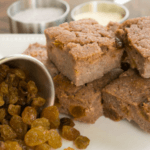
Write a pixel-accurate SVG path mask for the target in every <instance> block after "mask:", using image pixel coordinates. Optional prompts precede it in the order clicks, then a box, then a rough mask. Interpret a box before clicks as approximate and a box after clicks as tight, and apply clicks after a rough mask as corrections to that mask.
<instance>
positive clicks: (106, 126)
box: [0, 34, 150, 150]
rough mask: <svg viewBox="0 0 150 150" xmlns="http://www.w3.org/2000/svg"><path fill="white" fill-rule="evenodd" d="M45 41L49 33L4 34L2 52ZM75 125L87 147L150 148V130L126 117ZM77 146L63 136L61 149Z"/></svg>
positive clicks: (115, 149)
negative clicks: (142, 127) (127, 119)
mask: <svg viewBox="0 0 150 150" xmlns="http://www.w3.org/2000/svg"><path fill="white" fill-rule="evenodd" d="M35 42H38V43H40V44H45V43H46V41H45V36H44V35H37V34H34V35H33V34H20V35H19V34H17V35H15V34H11V35H9V34H0V56H1V57H3V56H6V55H11V54H17V53H22V52H23V51H24V50H25V49H26V48H27V47H28V46H29V44H32V43H35ZM75 124H76V125H75V128H76V129H78V130H79V131H80V133H81V135H84V136H87V137H88V138H89V139H90V140H91V142H90V145H89V146H88V148H87V150H150V134H148V133H145V132H144V131H142V130H141V129H140V128H139V127H138V126H136V125H135V124H133V123H129V122H127V121H126V120H122V121H120V122H113V121H111V120H110V119H107V118H105V117H100V118H99V119H98V120H97V121H96V123H95V124H84V123H80V122H75ZM69 146H70V147H72V148H74V149H76V148H75V146H74V145H73V142H69V141H67V140H63V146H62V147H61V148H60V149H58V150H63V149H64V148H67V147H69Z"/></svg>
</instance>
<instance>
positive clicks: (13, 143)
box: [5, 141, 22, 150]
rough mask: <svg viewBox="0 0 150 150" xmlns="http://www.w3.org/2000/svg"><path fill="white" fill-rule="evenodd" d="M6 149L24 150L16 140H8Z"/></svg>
mask: <svg viewBox="0 0 150 150" xmlns="http://www.w3.org/2000/svg"><path fill="white" fill-rule="evenodd" d="M5 147H6V150H22V148H21V146H20V145H19V144H18V142H16V141H6V142H5Z"/></svg>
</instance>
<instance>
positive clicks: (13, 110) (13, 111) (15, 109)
mask: <svg viewBox="0 0 150 150" xmlns="http://www.w3.org/2000/svg"><path fill="white" fill-rule="evenodd" d="M20 112H21V106H20V105H13V104H10V105H9V106H8V113H9V114H10V115H12V116H13V115H20Z"/></svg>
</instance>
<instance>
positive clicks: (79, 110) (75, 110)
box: [69, 106, 85, 118]
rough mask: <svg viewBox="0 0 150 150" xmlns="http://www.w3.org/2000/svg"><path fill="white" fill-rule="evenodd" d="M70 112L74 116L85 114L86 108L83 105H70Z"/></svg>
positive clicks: (78, 116)
mask: <svg viewBox="0 0 150 150" xmlns="http://www.w3.org/2000/svg"><path fill="white" fill-rule="evenodd" d="M69 112H70V114H71V115H72V116H73V117H74V118H80V117H83V116H85V108H83V107H82V106H70V108H69Z"/></svg>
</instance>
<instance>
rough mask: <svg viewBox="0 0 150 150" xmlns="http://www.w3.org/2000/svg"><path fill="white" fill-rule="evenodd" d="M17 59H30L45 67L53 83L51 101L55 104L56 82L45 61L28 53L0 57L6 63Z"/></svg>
mask: <svg viewBox="0 0 150 150" xmlns="http://www.w3.org/2000/svg"><path fill="white" fill-rule="evenodd" d="M16 59H24V60H29V61H31V62H34V63H36V64H38V65H39V66H40V67H41V68H43V69H44V71H45V73H46V75H47V76H48V78H49V80H50V83H51V86H52V88H51V93H52V95H51V101H52V104H54V101H55V89H54V83H53V80H52V77H51V75H50V73H49V72H48V70H47V68H46V67H45V66H44V64H43V63H41V62H40V61H39V60H37V59H35V58H33V57H31V56H28V55H23V54H14V55H9V56H6V57H3V58H0V64H4V63H6V62H9V61H12V60H16Z"/></svg>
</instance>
